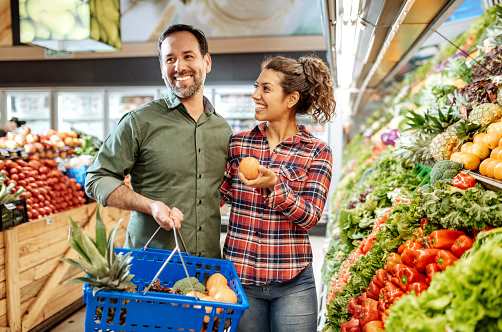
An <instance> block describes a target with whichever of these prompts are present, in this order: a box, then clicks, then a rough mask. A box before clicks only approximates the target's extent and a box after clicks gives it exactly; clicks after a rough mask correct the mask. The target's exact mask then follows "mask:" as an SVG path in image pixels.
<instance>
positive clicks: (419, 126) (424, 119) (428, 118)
mask: <svg viewBox="0 0 502 332" xmlns="http://www.w3.org/2000/svg"><path fill="white" fill-rule="evenodd" d="M406 120H407V122H406V124H407V125H408V129H409V130H414V131H417V132H420V133H423V134H439V133H441V132H443V131H444V130H445V129H446V128H448V126H450V125H451V124H453V123H455V122H456V121H458V120H459V118H458V115H457V112H456V111H455V110H454V109H453V108H452V107H449V108H448V109H446V110H445V112H442V111H441V110H440V109H438V110H437V113H435V112H433V111H430V110H427V111H426V112H425V113H424V114H423V115H422V114H419V113H417V112H414V111H409V112H408V114H406Z"/></svg>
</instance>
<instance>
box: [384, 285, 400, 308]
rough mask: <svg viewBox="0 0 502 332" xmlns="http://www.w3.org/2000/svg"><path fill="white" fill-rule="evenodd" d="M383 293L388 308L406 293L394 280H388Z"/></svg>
mask: <svg viewBox="0 0 502 332" xmlns="http://www.w3.org/2000/svg"><path fill="white" fill-rule="evenodd" d="M382 295H383V301H384V303H385V306H386V307H387V308H388V307H389V306H390V305H391V304H393V303H394V302H396V301H397V300H399V299H400V298H401V297H402V296H403V295H404V293H403V291H402V290H401V289H399V287H397V286H396V285H394V284H393V283H392V282H390V281H387V282H386V283H385V287H384V288H383V290H382Z"/></svg>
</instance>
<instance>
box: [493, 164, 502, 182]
mask: <svg viewBox="0 0 502 332" xmlns="http://www.w3.org/2000/svg"><path fill="white" fill-rule="evenodd" d="M493 177H494V178H495V179H497V180H502V161H497V162H496V164H495V167H494V168H493Z"/></svg>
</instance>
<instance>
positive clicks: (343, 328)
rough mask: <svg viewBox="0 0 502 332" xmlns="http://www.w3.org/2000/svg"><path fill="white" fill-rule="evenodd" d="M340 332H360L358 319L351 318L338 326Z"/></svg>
mask: <svg viewBox="0 0 502 332" xmlns="http://www.w3.org/2000/svg"><path fill="white" fill-rule="evenodd" d="M340 332H361V327H360V326H359V319H356V318H352V319H351V320H349V321H348V322H345V323H342V324H340Z"/></svg>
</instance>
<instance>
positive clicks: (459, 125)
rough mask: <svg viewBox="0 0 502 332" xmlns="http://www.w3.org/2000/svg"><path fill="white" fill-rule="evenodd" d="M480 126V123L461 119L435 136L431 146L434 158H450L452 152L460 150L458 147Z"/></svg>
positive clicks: (437, 159)
mask: <svg viewBox="0 0 502 332" xmlns="http://www.w3.org/2000/svg"><path fill="white" fill-rule="evenodd" d="M478 128H479V125H478V124H475V123H470V122H468V121H465V120H460V121H458V122H456V123H455V124H453V125H451V126H449V127H448V129H446V131H444V132H442V133H441V134H439V135H437V136H435V137H434V138H433V139H432V141H431V144H430V146H429V148H430V152H431V154H432V157H433V158H434V160H436V161H439V160H449V159H450V156H451V154H452V153H453V152H455V151H456V150H458V147H459V146H460V145H462V144H463V143H464V142H465V141H466V140H467V139H468V138H469V135H470V134H471V133H473V132H474V131H475V130H476V129H478Z"/></svg>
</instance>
